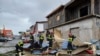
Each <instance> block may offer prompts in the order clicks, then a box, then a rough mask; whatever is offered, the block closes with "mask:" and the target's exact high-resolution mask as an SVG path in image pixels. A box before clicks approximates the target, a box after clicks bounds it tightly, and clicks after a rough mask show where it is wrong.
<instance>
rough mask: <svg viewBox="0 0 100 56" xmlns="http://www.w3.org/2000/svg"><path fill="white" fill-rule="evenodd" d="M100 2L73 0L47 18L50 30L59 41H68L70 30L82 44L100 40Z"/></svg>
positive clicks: (97, 0)
mask: <svg viewBox="0 0 100 56" xmlns="http://www.w3.org/2000/svg"><path fill="white" fill-rule="evenodd" d="M99 15H100V0H71V1H70V2H69V3H67V4H66V5H64V6H60V7H59V8H57V9H56V10H54V11H53V12H52V13H50V14H49V15H48V16H47V19H48V26H49V27H48V29H49V30H53V32H54V35H55V37H57V38H58V39H67V38H68V33H69V30H71V32H72V34H73V35H75V36H76V37H77V38H78V39H79V40H80V41H82V42H89V41H90V40H91V39H96V40H98V39H100V16H99Z"/></svg>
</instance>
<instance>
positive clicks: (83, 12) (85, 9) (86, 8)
mask: <svg viewBox="0 0 100 56" xmlns="http://www.w3.org/2000/svg"><path fill="white" fill-rule="evenodd" d="M86 15H88V6H85V7H83V8H81V9H80V17H83V16H86Z"/></svg>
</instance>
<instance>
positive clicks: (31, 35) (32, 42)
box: [29, 33, 34, 53]
mask: <svg viewBox="0 0 100 56" xmlns="http://www.w3.org/2000/svg"><path fill="white" fill-rule="evenodd" d="M30 44H31V45H30V47H29V48H30V52H31V53H32V51H33V48H34V47H33V45H34V36H33V34H32V33H30Z"/></svg>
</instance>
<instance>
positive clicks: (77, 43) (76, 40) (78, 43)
mask: <svg viewBox="0 0 100 56" xmlns="http://www.w3.org/2000/svg"><path fill="white" fill-rule="evenodd" d="M72 44H73V45H75V46H82V45H84V43H83V42H82V41H81V40H80V38H78V37H77V38H75V39H74V40H73V42H72Z"/></svg>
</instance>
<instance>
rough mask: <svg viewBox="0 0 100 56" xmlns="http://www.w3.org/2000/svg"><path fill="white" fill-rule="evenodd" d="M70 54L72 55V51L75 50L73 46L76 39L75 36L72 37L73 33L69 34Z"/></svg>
mask: <svg viewBox="0 0 100 56" xmlns="http://www.w3.org/2000/svg"><path fill="white" fill-rule="evenodd" d="M68 36H69V37H68V54H71V52H72V50H73V46H72V41H73V40H74V38H76V37H75V36H74V35H72V34H71V33H69V35H68Z"/></svg>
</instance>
